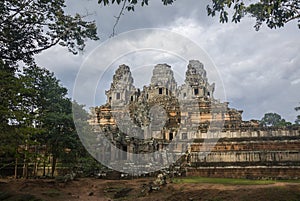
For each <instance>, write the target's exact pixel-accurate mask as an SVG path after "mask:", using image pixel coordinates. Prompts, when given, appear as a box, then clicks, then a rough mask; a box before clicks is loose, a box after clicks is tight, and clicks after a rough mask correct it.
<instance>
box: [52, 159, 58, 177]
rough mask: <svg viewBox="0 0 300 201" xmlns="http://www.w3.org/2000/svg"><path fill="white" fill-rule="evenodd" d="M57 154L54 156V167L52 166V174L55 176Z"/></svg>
mask: <svg viewBox="0 0 300 201" xmlns="http://www.w3.org/2000/svg"><path fill="white" fill-rule="evenodd" d="M56 159H57V158H56V156H54V155H53V156H52V168H51V176H52V177H53V176H54V172H55V168H56Z"/></svg>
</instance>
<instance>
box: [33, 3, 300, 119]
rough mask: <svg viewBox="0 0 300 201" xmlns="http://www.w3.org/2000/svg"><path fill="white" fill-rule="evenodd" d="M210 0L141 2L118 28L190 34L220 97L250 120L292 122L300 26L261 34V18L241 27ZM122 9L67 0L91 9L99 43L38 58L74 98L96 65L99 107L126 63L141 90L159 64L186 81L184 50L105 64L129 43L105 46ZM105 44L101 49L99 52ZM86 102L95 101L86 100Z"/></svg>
mask: <svg viewBox="0 0 300 201" xmlns="http://www.w3.org/2000/svg"><path fill="white" fill-rule="evenodd" d="M207 2H209V1H199V0H181V1H179V0H178V1H177V2H175V3H174V4H173V5H172V6H163V5H162V4H161V1H154V0H152V1H150V2H149V6H148V7H139V6H137V7H136V8H135V12H125V14H124V15H123V16H122V18H121V19H120V21H119V24H118V25H117V28H116V32H117V34H121V35H122V33H124V32H127V31H132V30H135V29H143V28H161V29H164V30H170V31H172V32H174V33H178V34H180V35H182V36H183V37H186V38H187V39H190V40H191V41H192V42H193V43H195V44H196V45H197V46H199V47H200V48H201V49H202V50H203V51H204V52H206V53H207V55H208V56H209V57H210V59H211V60H212V62H213V63H214V65H215V70H216V71H214V70H212V71H211V67H210V66H209V65H208V66H207V67H206V66H205V68H207V71H208V78H209V81H210V82H215V83H216V89H217V94H216V98H219V99H221V100H222V101H229V102H230V107H233V108H236V109H239V110H243V111H244V113H243V118H244V120H249V119H261V118H262V116H263V115H264V114H265V113H268V112H276V113H278V114H280V115H281V116H282V117H283V118H285V119H287V120H289V121H292V122H294V120H295V119H296V115H297V112H295V110H294V108H295V107H296V106H297V105H299V104H300V103H299V102H300V93H299V89H300V37H299V36H300V35H299V34H300V30H299V29H298V28H297V25H296V24H295V23H293V22H291V23H289V24H287V25H286V26H285V27H284V28H281V29H276V30H270V29H269V28H266V27H265V26H263V27H262V28H261V30H260V31H258V32H257V31H255V30H254V28H253V25H254V23H255V21H254V20H253V19H251V18H244V19H243V20H242V22H241V23H238V24H234V23H228V24H220V23H219V22H218V18H211V17H208V16H207V13H206V10H205V8H206V4H207ZM120 8H121V7H120V6H117V5H115V6H110V7H103V6H100V5H98V4H97V0H78V1H76V3H74V1H71V0H67V11H68V12H70V13H75V12H79V13H81V14H86V13H87V12H88V13H90V14H91V15H90V16H89V18H88V19H91V20H95V21H96V23H97V26H98V35H99V37H100V40H99V41H96V42H95V41H92V42H88V43H87V47H86V49H85V51H84V52H83V53H82V54H79V55H76V56H74V55H72V54H71V53H68V52H67V51H66V50H64V49H62V48H61V47H54V48H51V49H49V50H47V51H45V52H43V53H41V54H40V55H38V56H37V63H38V64H39V65H40V66H43V67H46V68H48V69H49V70H51V71H53V72H54V73H55V75H56V76H57V77H58V78H59V79H60V80H61V82H62V84H63V85H64V86H66V87H67V88H68V89H69V95H70V96H72V91H73V87H74V83H75V79H76V76H77V75H78V73H79V72H80V67H81V66H82V64H83V66H89V65H90V66H91V71H90V72H89V73H91V74H90V75H91V76H92V74H93V73H92V72H99V73H100V74H102V77H101V78H98V81H97V88H96V89H95V93H96V96H97V97H96V98H94V97H93V98H94V99H95V101H96V102H95V104H96V105H101V104H103V103H104V102H105V96H104V94H103V93H104V90H108V87H109V84H110V81H111V79H112V77H111V76H112V75H111V74H112V72H113V71H114V70H115V69H116V68H117V66H118V65H119V64H121V63H126V64H127V65H129V66H130V67H132V68H133V75H134V79H135V83H136V85H137V86H139V87H140V86H142V85H144V84H147V83H149V82H150V76H148V75H149V74H151V71H152V68H153V66H154V65H155V64H157V63H156V62H160V63H169V64H170V65H172V68H173V69H174V71H175V78H176V80H177V82H178V83H179V84H180V83H182V80H183V79H184V78H183V77H184V72H185V69H186V65H187V63H186V61H185V60H184V59H182V58H181V57H180V56H181V55H174V54H172V52H171V53H170V52H168V51H163V49H164V48H161V49H162V50H160V51H157V50H155V51H154V50H147V51H142V52H131V53H130V54H127V55H123V56H121V57H119V58H115V60H114V61H113V62H112V63H111V65H110V67H109V69H103V68H102V67H101V65H102V64H103V63H105V62H104V61H103V60H101V58H104V57H106V58H108V57H109V56H111V55H114V54H113V52H114V51H113V49H116V48H120V49H122V47H127V45H128V44H131V43H122V44H119V46H114V47H112V48H106V49H105V50H104V49H103V47H104V45H103V44H110V42H107V41H106V40H107V39H108V38H109V35H110V34H111V33H112V29H113V25H114V22H115V17H114V16H116V15H118V13H119V11H120ZM152 34H153V33H152ZM146 37H150V38H151V39H152V40H151V43H152V44H153V43H156V40H158V39H157V38H156V37H155V36H153V35H151V32H149V34H146V35H145V38H146ZM134 39H136V40H137V41H136V43H137V44H138V43H139V42H141V40H143V42H144V39H140V38H134V37H132V38H130V40H131V41H133V40H134ZM112 40H114V39H110V41H112ZM168 40H174V41H172V42H173V43H174V44H175V45H178V44H177V41H176V39H173V38H169V39H168ZM157 42H160V41H157ZM99 45H100V46H102V47H101V48H100V49H99ZM97 47H98V48H97ZM95 48H96V50H95ZM125 49H126V48H125ZM93 50H94V51H93ZM106 50H107V51H106ZM186 51H187V50H186ZM191 51H193V49H192V50H191ZM95 52H97V54H98V55H100V54H101V53H102V52H103V54H101V55H100V56H99V57H95V56H94V55H97V54H95ZM91 55H92V56H93V57H92V56H91ZM104 55H107V56H104ZM195 56H197V54H195ZM91 57H92V59H91ZM140 58H143V59H140ZM193 59H198V60H201V59H202V58H193ZM91 60H92V61H91ZM143 62H144V63H143ZM204 63H205V62H204ZM88 64H89V65H88ZM85 68H86V67H85ZM210 72H211V73H210ZM215 72H218V75H219V78H216V74H214V73H215ZM88 75H89V74H87V76H88ZM145 75H147V76H145ZM86 79H88V78H86ZM85 87H87V89H88V88H89V86H85ZM224 91H225V92H224ZM221 92H222V93H221ZM223 92H224V93H223ZM80 102H81V103H83V104H87V105H89V106H92V105H93V104H91V103H90V102H89V101H86V102H85V101H84V99H82V100H80Z"/></svg>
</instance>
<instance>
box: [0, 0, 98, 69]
mask: <svg viewBox="0 0 300 201" xmlns="http://www.w3.org/2000/svg"><path fill="white" fill-rule="evenodd" d="M64 7H66V5H65V0H53V1H38V0H22V1H18V0H4V1H1V2H0V59H1V60H2V61H4V62H5V63H6V64H9V66H7V67H13V64H16V63H17V62H19V61H23V62H24V63H27V64H31V63H33V62H34V58H33V57H34V55H36V54H38V53H40V52H41V51H44V50H46V49H48V48H50V47H53V46H54V45H56V44H59V45H61V46H64V47H66V48H68V50H69V51H71V52H72V53H74V54H76V53H77V52H78V51H81V50H83V48H84V47H85V40H86V39H92V40H97V39H98V37H97V33H96V25H95V23H94V22H88V21H84V20H83V18H84V16H81V15H79V14H75V15H74V16H72V15H68V14H66V13H65V11H64Z"/></svg>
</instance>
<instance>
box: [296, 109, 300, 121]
mask: <svg viewBox="0 0 300 201" xmlns="http://www.w3.org/2000/svg"><path fill="white" fill-rule="evenodd" d="M295 110H296V111H300V106H298V107H295ZM295 123H296V124H300V115H298V116H297V119H296V121H295Z"/></svg>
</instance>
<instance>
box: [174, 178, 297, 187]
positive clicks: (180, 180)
mask: <svg viewBox="0 0 300 201" xmlns="http://www.w3.org/2000/svg"><path fill="white" fill-rule="evenodd" d="M173 182H174V183H177V184H182V183H209V184H223V185H266V184H274V183H275V181H272V180H250V179H231V178H206V177H196V176H195V177H185V178H176V179H173ZM287 182H291V181H287ZM298 182H300V181H298Z"/></svg>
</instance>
